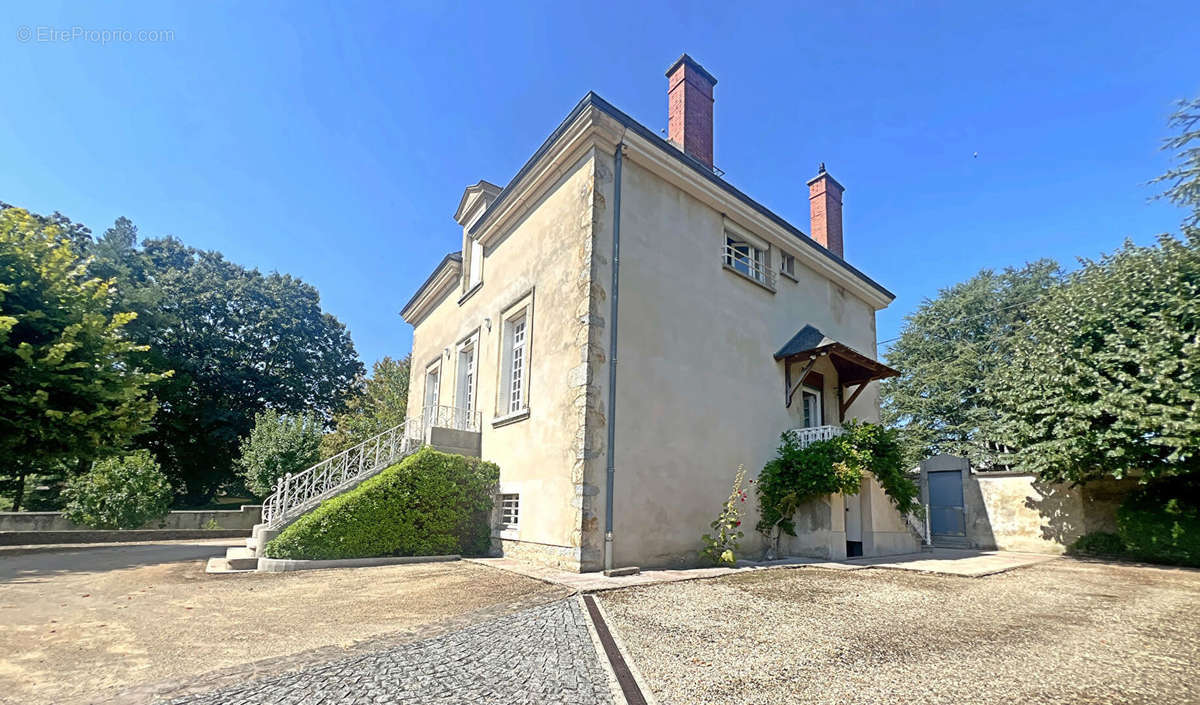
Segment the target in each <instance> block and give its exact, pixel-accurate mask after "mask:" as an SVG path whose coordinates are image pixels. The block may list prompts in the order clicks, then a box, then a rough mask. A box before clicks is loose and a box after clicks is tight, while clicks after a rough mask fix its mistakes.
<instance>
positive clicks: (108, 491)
mask: <svg viewBox="0 0 1200 705" xmlns="http://www.w3.org/2000/svg"><path fill="white" fill-rule="evenodd" d="M63 495H64V496H65V497H66V500H67V504H66V507H65V508H64V509H63V516H65V517H66V518H68V519H70V520H71V521H73V522H75V523H76V524H82V525H84V526H90V527H92V528H93V529H137V528H139V527H141V526H144V525H145V524H146V522H148V521H151V520H153V519H157V518H159V517H163V516H166V514H167V512H168V511H170V509H171V498H172V497H173V496H174V493H173V492H172V491H171V484H170V483H169V482H167V478H166V476H164V475H163V474H162V470H160V469H159V467H158V463H156V462H154V457H153V456H152V455H150V453H149V452H147V451H144V450H139V451H137V452H135V453H133V454H131V455H126V456H123V457H109V458H104V459H103V460H100V461H98V462H97V463H96V465H95V467H93V468H92V470H91V471H90V472H88V473H86V474H83V475H78V476H76V477H73V478H71V480H70V481H69V482H68V483H67V488H66V490H64V492H63Z"/></svg>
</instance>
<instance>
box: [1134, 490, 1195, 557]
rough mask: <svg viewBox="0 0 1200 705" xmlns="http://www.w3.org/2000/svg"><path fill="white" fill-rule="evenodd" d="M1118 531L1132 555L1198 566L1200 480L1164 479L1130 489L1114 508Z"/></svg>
mask: <svg viewBox="0 0 1200 705" xmlns="http://www.w3.org/2000/svg"><path fill="white" fill-rule="evenodd" d="M1117 532H1118V533H1119V534H1120V536H1121V540H1122V541H1123V542H1124V543H1125V547H1126V549H1127V550H1128V553H1129V555H1130V556H1132V557H1134V558H1138V559H1140V560H1144V561H1152V562H1155V563H1172V564H1178V565H1191V566H1200V480H1197V479H1189V478H1186V477H1184V478H1176V479H1172V480H1163V481H1159V482H1155V483H1153V484H1150V485H1147V486H1145V487H1140V488H1138V489H1136V490H1134V491H1133V492H1130V493H1129V496H1128V497H1126V498H1125V501H1124V502H1122V503H1121V506H1120V508H1118V509H1117Z"/></svg>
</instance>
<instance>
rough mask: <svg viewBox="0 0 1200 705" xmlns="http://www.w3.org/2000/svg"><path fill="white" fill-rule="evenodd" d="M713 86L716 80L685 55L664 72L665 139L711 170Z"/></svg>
mask: <svg viewBox="0 0 1200 705" xmlns="http://www.w3.org/2000/svg"><path fill="white" fill-rule="evenodd" d="M715 85H717V79H715V78H713V75H712V74H711V73H709V72H707V71H705V70H704V68H703V67H701V66H700V64H697V63H696V61H695V59H693V58H692V57H690V56H688V55H687V54H684V55H683V56H681V57H679V58H678V59H677V60H676V61H675V63H673V64H671V68H669V69H667V98H668V119H667V137H668V139H670V140H671V141H672V142H674V143H675V145H676V146H677V147H680V148H682V149H683V151H684V152H685V153H687V154H689V155H691V156H692V157H695V158H696V159H698V160H700V161H701V162H704V165H705V166H707V167H708V168H710V169H711V168H712V166H713V86H715Z"/></svg>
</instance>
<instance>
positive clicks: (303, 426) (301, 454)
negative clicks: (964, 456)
mask: <svg viewBox="0 0 1200 705" xmlns="http://www.w3.org/2000/svg"><path fill="white" fill-rule="evenodd" d="M241 452H242V454H241V457H239V458H238V461H237V465H238V468H239V469H240V472H241V475H242V477H243V478H244V479H245V481H246V487H247V489H249V490H250V491H251V492H253V493H254V494H256V495H258V496H259V497H266V496H267V495H269V494H271V493H272V492H274V491H275V482H276V481H277V480H278V479H279V478H281V477H283V476H284V475H286V474H288V473H292V474H296V473H298V472H303V471H304V470H307V469H308V468H310V467H312V466H313V465H316V463H317V461H318V460H320V459H321V423H320V421H319V420H318V419H317V417H316V415H315V414H300V415H299V416H284V415H282V414H280V413H279V412H278V411H275V410H268V411H264V412H262V413H259V414H256V415H255V416H254V428H253V430H251V431H250V435H249V436H247V437H246V438H244V439H242V445H241Z"/></svg>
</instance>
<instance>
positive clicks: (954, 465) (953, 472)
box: [921, 455, 970, 542]
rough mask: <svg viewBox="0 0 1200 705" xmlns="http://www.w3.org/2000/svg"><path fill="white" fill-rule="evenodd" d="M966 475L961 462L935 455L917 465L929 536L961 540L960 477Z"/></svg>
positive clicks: (963, 528) (964, 530)
mask: <svg viewBox="0 0 1200 705" xmlns="http://www.w3.org/2000/svg"><path fill="white" fill-rule="evenodd" d="M968 472H970V466H969V464H968V463H967V460H966V459H965V458H959V457H956V456H952V455H939V456H935V457H933V458H929V459H928V460H926V461H924V462H923V463H921V474H922V475H923V478H922V479H923V480H924V482H923V483H922V484H923V485H924V487H923V488H922V489H923V490H924V491H925V504H926V507H927V508H928V511H929V533H930V534H932V539H933V541H934V542H937V540H938V539H939V538H942V539H951V540H954V539H960V540H961V539H965V538H966V535H967V512H966V502H965V501H964V499H963V475H964V474H965V473H968Z"/></svg>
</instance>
